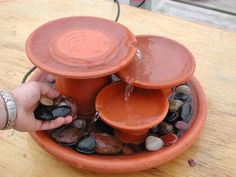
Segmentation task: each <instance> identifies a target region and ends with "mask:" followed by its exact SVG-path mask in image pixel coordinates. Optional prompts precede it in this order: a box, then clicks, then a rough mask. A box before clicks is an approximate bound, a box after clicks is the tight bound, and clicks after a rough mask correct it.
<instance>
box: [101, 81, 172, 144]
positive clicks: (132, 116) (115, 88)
mask: <svg viewBox="0 0 236 177" xmlns="http://www.w3.org/2000/svg"><path fill="white" fill-rule="evenodd" d="M125 92H126V83H124V82H122V81H120V82H115V83H112V84H110V85H108V86H106V87H104V88H103V89H102V90H101V91H100V92H99V93H98V95H97V98H96V110H97V111H98V112H99V113H100V117H101V119H103V121H104V122H106V123H107V124H109V125H110V126H112V127H113V128H114V129H115V130H116V131H115V134H116V135H117V138H119V139H120V140H121V141H122V142H124V143H133V144H140V143H143V142H144V140H145V137H146V135H147V133H148V130H149V129H150V128H152V127H154V126H156V125H157V124H159V123H160V122H161V121H162V120H163V119H164V118H165V116H166V114H167V112H168V108H169V102H168V99H167V97H166V96H165V95H164V94H163V93H162V92H161V91H160V90H147V89H141V88H134V89H133V91H132V92H131V93H130V96H129V97H127V98H125Z"/></svg>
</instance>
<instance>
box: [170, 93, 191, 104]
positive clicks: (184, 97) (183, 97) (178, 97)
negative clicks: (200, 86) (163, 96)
mask: <svg viewBox="0 0 236 177" xmlns="http://www.w3.org/2000/svg"><path fill="white" fill-rule="evenodd" d="M174 99H176V100H181V101H183V102H187V101H191V98H190V96H188V95H185V94H183V93H176V94H175V96H174Z"/></svg>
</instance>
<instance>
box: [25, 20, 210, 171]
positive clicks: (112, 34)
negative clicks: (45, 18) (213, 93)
mask: <svg viewBox="0 0 236 177" xmlns="http://www.w3.org/2000/svg"><path fill="white" fill-rule="evenodd" d="M26 52H27V55H28V57H29V59H30V60H31V61H32V62H33V63H34V64H35V65H36V66H37V67H38V68H39V69H38V70H37V72H35V74H34V75H33V77H32V78H31V80H36V81H39V80H42V79H41V78H42V77H43V75H45V73H50V74H53V75H54V76H55V77H56V89H58V90H59V91H60V92H61V93H62V94H63V95H66V96H69V97H72V98H74V99H75V100H76V101H77V106H78V115H79V116H81V115H82V116H84V117H86V116H87V117H91V116H89V115H93V114H94V113H95V112H96V111H97V112H98V113H99V115H100V118H101V120H102V121H103V122H104V124H106V125H107V126H110V127H111V128H112V129H113V130H114V135H113V136H114V137H116V138H117V139H118V140H119V141H120V142H122V143H123V144H126V145H128V144H132V145H137V146H138V145H140V144H143V143H144V142H145V139H146V138H147V136H148V135H150V133H151V132H152V129H153V128H155V127H158V125H159V124H160V123H161V122H163V121H164V120H166V118H168V115H167V113H168V110H170V108H169V102H171V100H173V99H174V98H173V97H175V96H176V95H175V94H173V92H175V91H174V90H175V87H177V86H179V85H181V84H186V85H188V87H189V88H190V89H191V98H192V99H191V100H192V108H191V110H193V111H192V113H191V121H189V120H188V125H189V129H188V130H186V131H185V132H184V134H183V135H182V136H180V137H179V139H178V140H177V142H175V144H172V145H169V146H165V147H163V148H161V149H160V150H158V151H154V152H150V151H146V150H144V151H142V152H139V153H133V154H132V155H123V154H121V153H119V154H116V155H110V156H107V155H101V154H91V155H86V154H81V153H78V152H76V151H74V150H73V149H71V148H69V147H64V146H62V145H60V144H58V143H56V142H55V141H54V140H52V139H51V138H50V136H49V135H48V133H47V132H45V131H40V132H33V133H31V135H32V137H33V138H34V139H35V140H36V141H37V142H38V143H39V144H40V145H41V146H42V147H43V148H44V149H45V150H46V151H48V152H49V153H50V154H52V155H54V156H55V157H56V158H58V159H60V160H62V161H64V162H66V163H68V164H69V165H72V166H74V167H76V168H80V169H86V170H89V171H96V172H109V173H118V172H134V171H140V170H145V169H149V168H152V167H156V166H158V165H160V164H163V163H165V162H167V161H169V160H171V159H173V158H175V157H176V156H178V155H179V154H181V153H182V152H183V151H185V150H186V149H187V148H189V147H190V145H191V144H192V143H193V142H194V141H195V139H196V138H197V136H198V135H199V133H200V130H201V129H202V127H203V125H204V121H205V117H206V100H205V97H204V93H203V91H202V88H201V86H200V84H199V83H198V81H197V80H196V78H194V77H193V76H192V75H193V72H194V69H195V61H194V57H193V56H192V54H191V53H190V52H189V51H188V50H187V49H186V48H185V47H184V46H183V45H181V44H179V43H177V42H175V41H173V40H170V39H167V38H165V37H160V36H151V35H141V36H134V35H133V34H132V32H130V31H129V30H128V29H127V28H126V27H124V26H123V25H121V24H118V23H115V22H112V21H109V20H105V19H102V18H95V17H69V18H63V19H58V20H55V21H51V22H49V23H46V24H45V25H42V26H41V27H39V28H38V29H36V30H35V31H34V32H33V33H32V34H31V35H30V37H29V38H28V40H27V43H26ZM111 74H116V75H117V76H118V77H119V79H120V80H119V81H116V82H114V81H113V82H112V80H111ZM173 95H174V96H173ZM168 98H169V99H168ZM182 112H183V111H182ZM172 134H173V133H172ZM174 136H176V135H174ZM176 137H177V136H176Z"/></svg>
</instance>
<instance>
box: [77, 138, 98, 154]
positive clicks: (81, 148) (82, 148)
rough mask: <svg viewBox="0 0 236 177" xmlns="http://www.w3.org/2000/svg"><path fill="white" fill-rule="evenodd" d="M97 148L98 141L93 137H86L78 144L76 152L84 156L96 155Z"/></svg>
mask: <svg viewBox="0 0 236 177" xmlns="http://www.w3.org/2000/svg"><path fill="white" fill-rule="evenodd" d="M95 146H96V141H95V139H94V138H93V137H84V138H82V139H81V140H80V141H79V142H78V144H77V146H76V151H78V152H81V153H84V154H92V153H94V149H95Z"/></svg>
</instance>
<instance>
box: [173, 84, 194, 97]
mask: <svg viewBox="0 0 236 177" xmlns="http://www.w3.org/2000/svg"><path fill="white" fill-rule="evenodd" d="M175 91H176V92H177V93H183V94H186V95H190V94H191V89H190V88H189V86H187V85H180V86H178V87H176V89H175Z"/></svg>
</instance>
